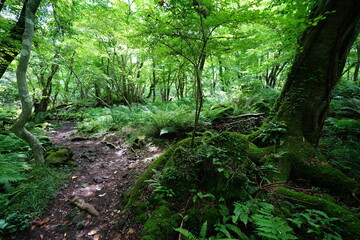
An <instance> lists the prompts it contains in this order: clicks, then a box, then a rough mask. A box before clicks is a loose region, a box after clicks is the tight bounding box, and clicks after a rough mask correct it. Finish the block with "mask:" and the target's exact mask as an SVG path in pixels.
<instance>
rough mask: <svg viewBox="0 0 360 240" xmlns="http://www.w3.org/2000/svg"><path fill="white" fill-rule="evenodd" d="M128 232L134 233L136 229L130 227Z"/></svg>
mask: <svg viewBox="0 0 360 240" xmlns="http://www.w3.org/2000/svg"><path fill="white" fill-rule="evenodd" d="M127 233H128V234H133V233H135V229H133V228H130V229H129V231H128V232H127Z"/></svg>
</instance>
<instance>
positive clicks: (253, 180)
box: [127, 132, 360, 240]
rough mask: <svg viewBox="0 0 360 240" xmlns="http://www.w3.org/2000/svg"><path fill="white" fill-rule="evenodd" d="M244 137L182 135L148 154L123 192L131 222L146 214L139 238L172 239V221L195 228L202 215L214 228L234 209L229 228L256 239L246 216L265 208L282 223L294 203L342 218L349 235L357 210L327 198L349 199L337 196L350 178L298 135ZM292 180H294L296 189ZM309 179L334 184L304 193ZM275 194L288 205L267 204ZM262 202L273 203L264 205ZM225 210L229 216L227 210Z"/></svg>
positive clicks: (257, 228) (354, 227) (356, 225)
mask: <svg viewBox="0 0 360 240" xmlns="http://www.w3.org/2000/svg"><path fill="white" fill-rule="evenodd" d="M248 139H249V138H248V137H246V136H244V135H241V134H238V133H230V132H223V133H221V134H218V135H215V136H209V137H202V138H196V141H195V146H193V147H191V145H190V142H191V140H190V139H186V140H183V141H181V142H179V143H178V144H176V145H174V146H173V147H171V148H170V149H168V150H167V151H166V152H165V153H164V154H163V155H162V156H160V157H159V158H158V159H157V160H155V161H154V162H153V163H152V164H151V165H150V167H149V168H148V169H147V170H146V171H145V172H144V174H143V175H142V176H140V178H139V179H138V180H137V181H136V183H135V185H134V187H133V188H132V189H131V190H130V191H129V192H128V194H127V197H128V203H127V208H128V209H132V212H135V213H136V215H137V216H136V217H135V219H136V220H137V222H139V223H142V222H144V221H146V222H145V225H144V230H143V235H142V236H143V238H142V239H146V240H152V239H158V240H162V239H163V240H165V239H166V240H170V239H176V238H177V236H178V235H177V233H176V231H175V230H174V228H179V227H180V223H181V226H183V227H185V228H186V229H187V230H189V231H190V232H192V233H198V232H199V230H200V226H202V224H204V223H205V222H206V223H207V226H208V231H209V232H208V233H209V234H210V235H212V236H214V235H218V233H219V226H230V225H231V224H235V223H234V222H233V223H231V224H230V225H227V221H228V222H229V221H230V220H232V221H234V219H239V218H241V217H240V215H241V214H247V215H246V217H244V218H242V220H241V221H242V222H243V223H242V225H241V224H238V225H237V227H240V228H241V231H243V234H245V233H246V235H247V237H249V238H250V237H251V238H256V237H259V236H261V235H257V233H258V232H259V231H261V229H260V225H259V224H258V223H259V222H256V221H255V220H253V218H252V217H253V216H256V217H257V219H259V217H262V215H264V216H265V215H266V216H268V217H269V219H277V220H279V221H280V220H281V221H282V222H283V223H284V224H288V223H287V221H288V218H289V216H291V213H292V212H293V211H294V212H296V211H297V209H296V206H299V208H301V209H307V208H308V209H316V210H319V211H323V213H326V214H327V215H328V216H330V217H335V218H338V219H340V220H344V221H343V222H340V223H338V225H339V229H340V230H339V232H338V233H339V234H341V235H342V236H344V237H348V236H355V235H356V234H357V229H358V228H359V223H360V221H359V219H358V217H356V215H355V214H353V213H352V212H351V211H349V210H347V208H346V207H344V206H342V205H344V204H343V202H336V201H335V199H338V200H339V199H340V200H346V203H347V204H349V203H350V205H351V202H350V201H349V200H348V199H345V198H344V197H341V196H342V195H347V196H351V194H349V192H348V191H349V190H351V189H355V188H356V186H357V182H356V181H355V180H353V179H351V178H348V177H347V176H346V175H344V174H343V173H341V172H340V171H339V170H337V169H334V168H333V167H332V166H331V165H329V164H328V163H327V162H326V159H325V158H324V157H323V156H322V155H321V154H319V152H318V151H317V150H316V149H315V148H314V147H313V146H312V145H311V144H309V143H307V142H305V141H302V140H301V139H300V140H299V139H295V138H291V137H290V138H288V139H286V142H285V143H284V144H280V145H276V146H267V147H263V148H258V147H257V146H256V145H255V144H253V143H250V142H249V140H248ZM154 170H156V171H154ZM154 172H156V174H154ZM298 178H304V179H305V180H307V182H306V183H305V182H300V181H299V179H298ZM147 180H150V183H152V184H150V183H149V181H147ZM293 183H295V185H292V184H293ZM297 183H301V185H300V186H301V188H298V186H297V185H296V184H297ZM312 186H317V187H320V188H330V187H331V186H335V187H336V190H332V191H330V194H331V195H332V196H331V195H329V194H325V193H323V190H324V189H322V191H317V192H316V191H314V192H309V194H307V191H306V190H307V189H312ZM298 189H300V190H301V189H303V190H304V192H301V191H298ZM149 195H150V197H149ZM339 196H340V198H339ZM279 199H281V202H282V201H284V202H288V203H289V204H288V205H286V204H284V206H280V207H279V208H278V209H277V208H276V207H274V206H275V205H278V204H277V203H276V204H274V203H275V202H278V200H279ZM290 201H292V202H294V203H295V204H291V203H290ZM235 203H236V204H235ZM242 204H244V205H242ZM235 205H236V206H237V209H236V210H235V209H234V206H235ZM280 205H281V204H280ZM239 206H240V207H239ZM266 206H271V207H272V209H273V210H271V211H267V212H266V211H265V210H264V209H265V207H266ZM294 206H295V207H294ZM250 208H251V209H253V210H251V211H250V210H249V209H250ZM154 209H155V210H154ZM224 209H225V210H226V211H224ZM261 209H262V210H261ZM269 209H270V208H268V210H269ZM260 210H261V211H262V212H261V211H260ZM232 211H234V214H235V215H233V216H230V215H231V214H232ZM235 212H236V213H235ZM176 213H179V214H176ZM236 214H237V215H236ZM326 214H324V216H326ZM180 215H181V217H182V218H183V219H182V220H181V221H180V219H179V218H180V217H179V216H180ZM149 216H150V217H149ZM146 219H147V220H146ZM251 221H253V222H251ZM219 224H220V225H219ZM244 224H245V226H244ZM247 224H248V225H249V227H248V226H246V225H247ZM290 225H291V224H290ZM240 228H239V229H240ZM288 228H289V229H290V230H289V229H288V230H286V231H288V233H289V234H290V233H291V234H294V236H296V237H299V239H300V237H302V233H303V232H302V231H303V229H300V230H299V229H296V227H293V228H290V227H288ZM232 229H234V228H232ZM341 229H344V230H341ZM344 231H346V233H345V232H344ZM240 238H242V237H240ZM244 239H246V237H245V238H244Z"/></svg>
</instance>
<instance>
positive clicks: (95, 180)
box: [93, 177, 105, 183]
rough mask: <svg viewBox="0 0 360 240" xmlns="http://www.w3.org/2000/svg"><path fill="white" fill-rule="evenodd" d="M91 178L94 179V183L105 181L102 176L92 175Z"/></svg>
mask: <svg viewBox="0 0 360 240" xmlns="http://www.w3.org/2000/svg"><path fill="white" fill-rule="evenodd" d="M93 180H94V182H96V183H102V182H105V179H103V178H102V177H94V178H93Z"/></svg>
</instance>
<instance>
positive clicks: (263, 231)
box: [251, 203, 297, 240]
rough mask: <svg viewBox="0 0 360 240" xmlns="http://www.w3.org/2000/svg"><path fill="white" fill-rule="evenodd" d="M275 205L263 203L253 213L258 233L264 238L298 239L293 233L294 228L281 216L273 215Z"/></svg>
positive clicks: (275, 239)
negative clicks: (255, 212)
mask: <svg viewBox="0 0 360 240" xmlns="http://www.w3.org/2000/svg"><path fill="white" fill-rule="evenodd" d="M273 211H274V206H273V205H271V204H268V203H263V204H262V207H261V208H260V209H259V211H258V213H257V214H254V215H252V217H251V219H252V222H253V223H254V224H255V225H256V233H257V235H259V236H261V237H263V238H264V239H274V240H279V239H281V240H288V239H297V237H296V236H294V235H292V234H291V232H292V228H291V227H290V226H289V225H288V224H287V223H286V221H284V220H283V219H282V218H280V217H276V216H274V215H273Z"/></svg>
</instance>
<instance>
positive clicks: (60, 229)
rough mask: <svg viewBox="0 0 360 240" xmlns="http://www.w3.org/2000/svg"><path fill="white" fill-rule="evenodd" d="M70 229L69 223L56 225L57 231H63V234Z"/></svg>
mask: <svg viewBox="0 0 360 240" xmlns="http://www.w3.org/2000/svg"><path fill="white" fill-rule="evenodd" d="M68 229H69V225H67V224H64V225H57V226H56V227H55V231H56V232H58V233H61V234H63V233H66V232H67V230H68Z"/></svg>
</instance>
